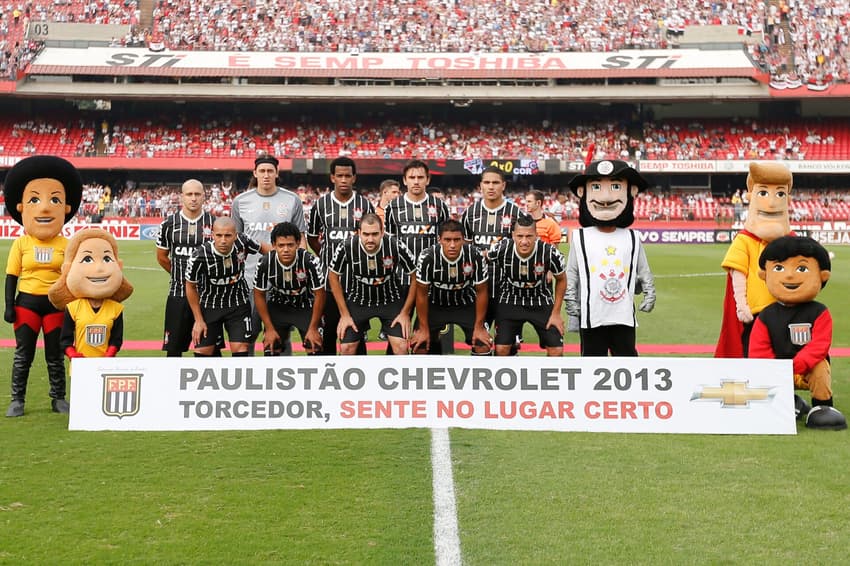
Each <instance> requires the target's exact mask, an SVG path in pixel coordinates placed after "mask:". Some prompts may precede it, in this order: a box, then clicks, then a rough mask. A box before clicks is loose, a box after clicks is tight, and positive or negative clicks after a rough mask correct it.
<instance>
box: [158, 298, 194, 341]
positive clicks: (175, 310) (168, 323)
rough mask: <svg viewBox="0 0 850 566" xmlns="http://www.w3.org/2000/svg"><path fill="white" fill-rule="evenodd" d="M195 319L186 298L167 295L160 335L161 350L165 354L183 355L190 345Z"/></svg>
mask: <svg viewBox="0 0 850 566" xmlns="http://www.w3.org/2000/svg"><path fill="white" fill-rule="evenodd" d="M194 324H195V317H194V316H192V309H190V308H189V301H188V300H187V299H186V297H174V296H172V295H168V298H167V299H165V324H164V325H163V327H164V328H163V333H162V349H163V351H165V352H175V353H183V352H186V351H188V350H189V345H190V344H191V343H192V326H194Z"/></svg>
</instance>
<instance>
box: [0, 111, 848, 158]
mask: <svg viewBox="0 0 850 566" xmlns="http://www.w3.org/2000/svg"><path fill="white" fill-rule="evenodd" d="M591 143H592V144H594V146H595V152H594V156H593V157H595V158H597V159H601V158H626V159H650V160H653V159H655V160H658V159H661V160H668V159H669V160H691V159H697V160H699V159H719V160H735V159H737V160H751V159H789V160H796V159H807V160H820V159H823V160H850V120H847V119H833V120H829V121H822V122H818V121H812V120H808V121H805V120H800V119H789V120H774V121H764V122H762V121H755V120H751V119H742V120H731V121H730V120H684V119H670V120H664V121H656V122H647V123H644V124H643V126H642V128H640V127H638V128H637V130H632V131H629V129H628V128H626V127H623V126H620V125H619V124H615V123H611V122H607V123H606V122H597V123H581V122H574V123H562V122H551V123H548V122H547V123H544V124H542V125H541V124H540V123H539V122H519V121H508V122H498V123H497V122H494V123H444V122H432V123H428V124H421V123H420V124H415V123H411V121H407V122H402V121H401V119H396V120H395V121H394V120H393V119H391V118H390V119H382V120H381V121H378V120H377V119H364V120H363V121H362V122H353V123H349V122H334V121H331V120H321V119H312V120H311V121H309V122H308V121H307V120H306V119H295V118H290V117H270V116H265V117H263V120H262V121H259V120H258V121H253V120H251V119H245V120H242V121H240V120H230V119H221V118H219V119H204V118H203V117H201V116H197V115H191V116H182V117H174V116H169V117H162V118H160V119H157V118H153V117H149V118H139V119H134V120H125V121H118V122H112V123H110V122H95V121H94V120H92V119H81V118H80V117H79V115H72V114H68V115H54V116H52V117H49V118H46V119H44V120H40V121H34V120H20V119H16V118H15V117H14V116H8V115H6V116H2V117H0V155H18V156H20V155H29V154H35V153H40V154H53V155H60V156H65V157H70V156H95V155H106V156H115V157H134V158H203V157H210V158H224V157H254V156H256V155H257V153H258V152H261V151H262V152H269V153H272V154H274V155H277V156H279V157H292V158H298V157H305V158H334V157H337V156H339V155H350V156H352V157H354V158H377V159H380V158H397V159H411V158H421V159H426V158H430V159H441V158H448V159H464V158H469V157H483V158H502V159H512V158H530V159H562V160H572V161H575V160H578V161H582V160H584V158H585V156H586V152H587V148H588V147H589V146H590V144H591Z"/></svg>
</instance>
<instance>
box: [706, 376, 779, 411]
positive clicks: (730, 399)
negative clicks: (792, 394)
mask: <svg viewBox="0 0 850 566" xmlns="http://www.w3.org/2000/svg"><path fill="white" fill-rule="evenodd" d="M747 383H748V382H747V381H722V382H721V384H720V387H710V386H703V387H700V388H699V389H698V390H697V391H695V392H694V394H693V395H692V396H691V401H720V406H721V407H749V406H750V401H770V400H772V399H773V397H774V396H775V395H776V392H775V391H774V389H775V388H773V387H749V386H748V385H747Z"/></svg>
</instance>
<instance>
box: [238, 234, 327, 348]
mask: <svg viewBox="0 0 850 566" xmlns="http://www.w3.org/2000/svg"><path fill="white" fill-rule="evenodd" d="M271 241H272V247H273V248H274V249H273V250H272V251H270V252H269V253H267V254H266V255H265V256H263V258H262V259H261V260H260V263H259V265H258V266H257V275H256V278H255V280H254V306H255V308H256V309H257V313H259V315H260V319H262V321H263V327H264V332H263V349H264V351H265V355H267V356H277V355H281V352H282V347H281V336H289V333H290V332H291V331H292V327H293V326H294V327H295V328H297V329H298V332H300V333H301V340H302V341H303V342H304V349H305V350H306V351H307V352H308V353H310V354H312V353H315V352H317V351H319V350H321V346H322V335H321V331H320V325H321V321H322V312H323V311H324V308H325V297H326V293H325V276H324V274H323V272H322V267H321V265H319V259H318V258H317V257H316V256H314V255H313V254H311V253H310V252H308V251H306V250H304V249H302V248H299V247H298V244H299V243H300V242H301V230H299V229H298V226H296V225H295V224H293V223H291V222H281V223H280V224H277V225H276V226H275V227H274V228H273V229H272V233H271Z"/></svg>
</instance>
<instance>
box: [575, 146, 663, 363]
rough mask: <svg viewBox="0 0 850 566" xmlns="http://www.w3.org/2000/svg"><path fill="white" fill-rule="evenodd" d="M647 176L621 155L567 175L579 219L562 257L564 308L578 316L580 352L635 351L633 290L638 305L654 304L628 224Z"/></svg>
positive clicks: (648, 306)
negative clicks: (639, 298)
mask: <svg viewBox="0 0 850 566" xmlns="http://www.w3.org/2000/svg"><path fill="white" fill-rule="evenodd" d="M646 186H647V182H646V180H645V179H644V178H643V177H641V176H640V174H639V173H638V172H637V171H636V170H635V169H633V168H632V167H631V166H630V165H629V164H628V163H626V162H625V161H615V160H610V161H609V160H604V161H594V162H592V163H590V164H589V165H588V166H587V168H586V170H585V172H584V174H583V175H577V176H576V177H575V178H573V179H572V180H571V181H570V189H571V190H572V191H573V193H575V195H576V196H577V197H578V198H579V223H580V224H581V225H582V228H579V229H577V230H574V231H573V233H572V235H571V237H570V253H569V256H568V258H567V291H566V294H565V299H566V305H567V313H568V314H569V315H570V317H571V318H575V317H578V319H579V327H580V330H579V336H580V337H581V355H582V356H607V355H608V354H609V352H610V354H611V355H613V356H637V355H638V353H637V348H636V346H635V327H636V326H637V318H636V316H635V304H634V300H635V294H637V293H640V290H639V289H641V288H642V289H643V293H644V298H643V301H642V302H641V304H640V310H641V311H644V312H650V311H651V310H652V309H653V307H654V306H655V283H654V278H653V276H652V271H651V270H650V268H649V263H648V262H647V260H646V255H645V254H644V251H643V246H642V245H641V243H640V238H638V237H637V234H635V233H634V231H633V230H631V229H629V228H628V227H629V226H631V225H632V223H633V222H634V220H635V217H634V201H635V197H636V196H637V194H638V193H639V192H641V191H643V190H644V189H646Z"/></svg>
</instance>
